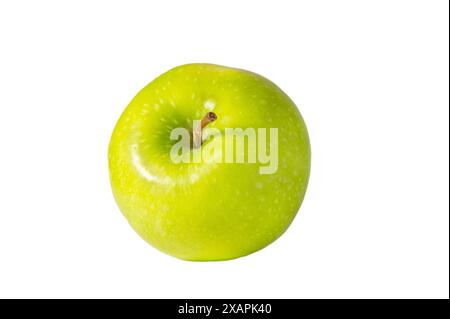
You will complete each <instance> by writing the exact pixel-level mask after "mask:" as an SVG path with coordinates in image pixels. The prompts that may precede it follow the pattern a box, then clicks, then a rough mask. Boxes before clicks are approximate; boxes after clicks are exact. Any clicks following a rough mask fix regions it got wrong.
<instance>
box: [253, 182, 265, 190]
mask: <svg viewBox="0 0 450 319" xmlns="http://www.w3.org/2000/svg"><path fill="white" fill-rule="evenodd" d="M255 187H256V188H257V189H262V188H263V185H262V184H261V183H259V182H257V183H256V184H255Z"/></svg>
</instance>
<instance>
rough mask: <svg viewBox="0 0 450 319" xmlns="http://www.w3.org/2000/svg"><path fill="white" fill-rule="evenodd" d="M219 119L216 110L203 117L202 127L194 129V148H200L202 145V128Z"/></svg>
mask: <svg viewBox="0 0 450 319" xmlns="http://www.w3.org/2000/svg"><path fill="white" fill-rule="evenodd" d="M215 120H217V115H216V113H214V112H208V113H206V115H205V116H204V117H203V119H202V121H201V123H200V127H199V128H198V129H197V130H196V131H194V132H193V133H194V134H193V146H194V148H199V147H200V146H201V145H202V130H203V129H204V128H205V127H206V126H208V124H209V123H212V122H214V121H215Z"/></svg>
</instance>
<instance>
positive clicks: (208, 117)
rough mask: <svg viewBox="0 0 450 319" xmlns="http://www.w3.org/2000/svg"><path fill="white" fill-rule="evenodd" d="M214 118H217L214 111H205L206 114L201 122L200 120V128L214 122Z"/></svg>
mask: <svg viewBox="0 0 450 319" xmlns="http://www.w3.org/2000/svg"><path fill="white" fill-rule="evenodd" d="M215 120H217V115H216V113H214V112H208V113H206V115H205V116H204V117H203V119H202V122H201V128H202V130H203V129H204V128H205V127H206V126H207V125H208V124H209V123H212V122H214V121H215Z"/></svg>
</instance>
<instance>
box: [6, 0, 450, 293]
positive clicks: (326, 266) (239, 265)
mask: <svg viewBox="0 0 450 319" xmlns="http://www.w3.org/2000/svg"><path fill="white" fill-rule="evenodd" d="M448 9H449V8H448V1H445V0H442V1H437V0H436V1H280V0H277V1H262V0H258V1H230V0H227V1H220V2H219V1H206V0H205V1H167V0H165V1H153V2H152V1H121V2H117V1H2V2H0V142H1V144H0V146H1V148H0V154H1V156H0V194H1V195H0V297H3V298H6V297H44V298H45V297H60V298H65V297H86V298H90V297H105V298H107V297H118V298H119V297H125V298H128V297H139V298H140V297H148V298H196V297H210V298H215V297H224V298H225V297H234V298H240V297H245V298H263V297H265V298H282V297H285V298H318V297H323V298H338V297H339V298H350V297H353V298H372V297H373V298H396V297H402V298H412V297H416V298H421V297H423V298H430V297H437V298H448V296H449V213H448V209H449V207H448V202H449V197H448V191H449V189H448V188H449V180H448V174H449V169H448V164H449V149H448V142H449V141H448V131H449V122H448V116H449V114H448V113H449V91H448V85H449V73H448V72H449V64H448V58H449V42H448V36H449V34H448V30H449V29H448V25H449V16H448ZM189 62H210V63H216V64H223V65H227V66H233V67H240V68H245V69H249V70H252V71H255V72H257V73H260V74H262V75H264V76H266V77H268V78H269V79H271V80H272V81H274V82H275V83H277V84H278V85H279V86H280V87H281V88H283V90H284V91H285V92H287V93H288V94H289V95H290V96H291V98H292V99H293V100H294V101H295V102H296V103H297V105H298V106H299V108H300V111H301V112H302V114H303V116H304V118H305V120H306V123H307V125H308V128H309V132H310V135H311V143H312V150H313V166H312V175H311V181H310V186H309V189H308V191H307V195H306V199H305V201H304V204H303V206H302V208H301V210H300V212H299V214H298V215H297V218H296V219H295V221H294V222H293V224H292V226H291V227H290V228H289V230H288V231H287V232H286V233H285V234H284V235H283V236H282V237H281V238H280V239H279V240H277V241H276V242H275V243H274V244H272V245H270V246H269V247H267V248H266V249H264V250H262V251H260V252H258V253H256V254H253V255H251V256H248V257H245V258H241V259H238V260H234V261H229V262H215V263H208V262H207V263H193V262H185V261H180V260H177V259H175V258H173V257H170V256H167V255H164V254H162V253H160V252H158V251H157V250H155V249H154V248H152V247H151V246H149V245H148V244H146V243H145V242H144V241H143V240H141V239H140V238H139V237H138V236H137V235H136V234H135V233H134V231H133V230H132V229H131V227H130V226H129V225H128V223H127V222H126V220H125V218H124V217H122V215H121V213H120V211H119V209H118V208H117V206H116V204H115V202H114V199H113V197H112V194H111V191H110V186H109V179H108V168H107V146H108V142H109V138H110V134H111V132H112V129H113V127H114V125H115V123H116V121H117V119H118V117H119V116H120V114H121V112H122V111H123V109H124V108H125V107H126V105H127V104H128V102H129V101H130V100H131V98H132V97H133V96H134V95H135V94H136V93H137V92H138V90H140V89H141V88H142V87H143V86H144V85H146V84H147V83H148V82H150V81H151V80H152V79H153V78H155V77H156V76H158V75H159V74H160V73H162V72H164V71H166V70H168V69H170V68H172V67H174V66H176V65H179V64H183V63H189Z"/></svg>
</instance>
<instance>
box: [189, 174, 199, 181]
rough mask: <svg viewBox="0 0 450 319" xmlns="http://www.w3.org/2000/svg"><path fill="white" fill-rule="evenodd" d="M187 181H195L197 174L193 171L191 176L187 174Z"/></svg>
mask: <svg viewBox="0 0 450 319" xmlns="http://www.w3.org/2000/svg"><path fill="white" fill-rule="evenodd" d="M189 181H190V182H191V183H195V182H196V181H198V175H197V174H195V173H192V174H191V176H189Z"/></svg>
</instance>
